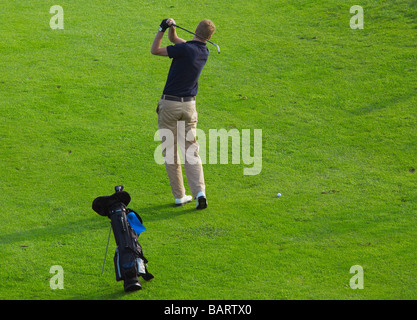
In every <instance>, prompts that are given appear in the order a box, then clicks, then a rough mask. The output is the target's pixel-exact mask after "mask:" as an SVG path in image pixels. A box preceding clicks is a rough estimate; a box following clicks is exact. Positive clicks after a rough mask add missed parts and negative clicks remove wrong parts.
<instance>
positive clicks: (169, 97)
mask: <svg viewBox="0 0 417 320" xmlns="http://www.w3.org/2000/svg"><path fill="white" fill-rule="evenodd" d="M161 99H163V100H171V101H179V102H187V101H195V96H191V97H177V96H170V95H169V94H163V95H162V97H161Z"/></svg>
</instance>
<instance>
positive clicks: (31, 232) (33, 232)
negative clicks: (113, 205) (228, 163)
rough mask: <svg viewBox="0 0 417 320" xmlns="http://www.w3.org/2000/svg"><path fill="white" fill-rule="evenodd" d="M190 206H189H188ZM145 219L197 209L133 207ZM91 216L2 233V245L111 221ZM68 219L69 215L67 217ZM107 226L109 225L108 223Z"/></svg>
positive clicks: (57, 235)
mask: <svg viewBox="0 0 417 320" xmlns="http://www.w3.org/2000/svg"><path fill="white" fill-rule="evenodd" d="M187 206H189V207H187ZM132 209H134V210H135V211H137V213H139V215H140V216H141V217H142V219H143V223H144V225H145V226H146V223H147V222H154V221H160V220H166V219H174V218H176V217H178V216H180V215H183V214H189V213H195V211H196V209H195V207H194V204H193V202H191V203H188V204H187V205H185V206H182V207H175V206H174V205H173V204H162V205H154V206H149V207H143V208H137V209H136V208H132ZM91 212H92V213H91V215H92V216H91V217H89V218H84V219H79V220H76V221H69V222H63V223H52V222H51V223H49V224H47V225H43V226H36V227H34V228H32V229H28V230H23V231H18V232H14V233H9V234H1V235H0V245H1V244H9V243H15V242H21V245H22V246H23V245H24V242H25V241H31V240H34V239H38V238H47V237H57V238H59V237H61V236H63V235H66V234H73V233H79V232H84V231H91V230H94V229H102V228H103V226H104V223H105V222H104V221H106V222H107V221H109V220H108V218H106V217H101V216H99V215H97V214H96V213H95V212H94V211H91ZM66 219H68V217H67V218H66ZM106 226H107V225H106Z"/></svg>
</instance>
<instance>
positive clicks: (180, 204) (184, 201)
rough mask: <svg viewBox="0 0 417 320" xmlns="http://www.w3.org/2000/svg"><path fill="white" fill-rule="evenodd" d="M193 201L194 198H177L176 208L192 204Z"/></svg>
mask: <svg viewBox="0 0 417 320" xmlns="http://www.w3.org/2000/svg"><path fill="white" fill-rule="evenodd" d="M192 200H193V197H192V196H184V197H182V198H181V199H177V198H175V206H177V207H179V206H183V205H184V204H186V203H188V202H191V201H192Z"/></svg>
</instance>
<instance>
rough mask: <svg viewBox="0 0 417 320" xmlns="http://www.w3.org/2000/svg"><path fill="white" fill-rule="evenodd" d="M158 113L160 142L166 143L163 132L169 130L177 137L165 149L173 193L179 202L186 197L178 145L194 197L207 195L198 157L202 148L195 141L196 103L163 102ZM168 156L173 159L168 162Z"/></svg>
mask: <svg viewBox="0 0 417 320" xmlns="http://www.w3.org/2000/svg"><path fill="white" fill-rule="evenodd" d="M156 112H157V113H158V129H159V132H160V136H161V139H162V140H161V142H164V141H166V139H164V137H163V136H164V134H162V132H163V130H162V129H168V130H170V131H171V132H172V135H173V137H174V140H173V144H172V145H169V146H167V147H166V148H165V149H164V150H163V155H164V158H165V168H166V171H167V174H168V178H169V182H170V185H171V190H172V194H173V195H174V197H175V198H177V199H180V198H183V197H184V196H185V188H184V181H183V176H182V170H181V159H180V157H179V154H178V149H177V146H178V145H179V146H180V149H181V154H182V157H183V163H184V169H185V175H186V177H187V182H188V185H189V187H190V190H191V193H192V195H193V198H196V197H197V194H198V193H199V192H200V191H201V192H204V193H205V184H204V173H203V166H202V163H201V158H200V156H199V155H198V148H199V146H198V143H197V141H196V128H197V111H196V107H195V101H187V102H179V101H171V100H164V99H161V100H160V101H159V103H158V108H157V109H156ZM161 130H162V131H161ZM167 155H173V158H174V159H167Z"/></svg>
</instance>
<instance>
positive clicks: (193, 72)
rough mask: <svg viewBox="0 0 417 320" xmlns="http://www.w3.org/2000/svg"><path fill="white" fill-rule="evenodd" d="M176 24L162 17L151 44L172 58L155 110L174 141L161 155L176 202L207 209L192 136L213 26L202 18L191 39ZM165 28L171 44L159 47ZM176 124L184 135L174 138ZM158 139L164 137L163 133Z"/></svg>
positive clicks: (195, 124) (160, 126)
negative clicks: (192, 203)
mask: <svg viewBox="0 0 417 320" xmlns="http://www.w3.org/2000/svg"><path fill="white" fill-rule="evenodd" d="M175 27H176V24H175V21H174V20H173V19H164V20H162V22H161V24H160V27H159V30H158V32H157V34H156V36H155V39H154V41H153V43H152V47H151V53H152V54H154V55H158V56H168V57H169V58H171V59H173V60H172V63H171V67H170V69H169V73H168V78H167V81H166V84H165V88H164V91H163V94H162V97H161V99H160V100H159V103H158V107H157V109H156V112H157V114H158V129H159V130H160V133H161V130H163V129H168V130H170V131H171V132H172V135H173V137H174V141H173V144H172V145H169V146H168V147H167V148H165V150H163V155H164V157H165V168H166V171H167V174H168V177H169V182H170V185H171V189H172V193H173V195H174V197H175V205H177V206H181V205H184V204H185V203H188V202H191V201H192V199H193V198H195V199H196V208H197V209H205V208H207V198H206V194H205V183H204V174H203V166H202V163H201V159H200V156H199V155H198V143H197V141H196V138H195V132H196V128H197V111H196V101H195V100H196V99H195V97H196V95H197V91H198V78H199V76H200V73H201V71H202V69H203V67H204V65H205V64H206V61H207V58H208V54H209V51H208V49H207V46H206V41H208V40H209V39H210V38H211V36H212V34H213V33H214V31H215V29H216V27H215V26H214V24H213V22H211V21H210V20H202V21H201V22H200V23H199V24H198V26H197V28H196V30H195V33H193V34H194V35H195V36H194V38H193V39H192V40H191V41H185V40H183V39H181V38H179V37H178V36H177V33H176V30H175ZM166 29H169V32H168V39H169V40H170V41H171V42H172V43H174V45H170V46H167V47H163V48H161V41H162V38H163V36H164V32H165V31H166ZM184 30H185V29H184ZM186 31H188V30H186ZM188 32H190V31H188ZM190 33H192V32H190ZM210 43H211V42H210ZM216 47H217V48H218V51H219V50H220V49H219V47H218V46H217V45H216ZM219 52H220V51H219ZM179 125H182V126H184V127H185V134H184V137H181V136H180V137H177V128H178V126H179ZM178 134H181V130H178ZM190 137H191V139H190ZM177 138H180V139H181V140H180V141H185V146H182V145H181V143H180V148H181V151H182V154H183V158H184V169H185V175H186V177H187V181H188V185H189V187H190V189H191V193H192V197H191V196H188V195H186V194H185V188H184V182H183V177H182V170H181V163H180V159H179V155H178V152H177ZM161 139H162V140H163V139H164V138H163V135H162V134H161ZM161 142H163V141H161ZM190 148H191V149H190ZM170 149H171V150H170ZM186 150H187V152H186ZM188 150H192V151H194V152H193V157H192V158H193V159H192V161H188V160H189V159H188V158H189V157H187V155H189V154H190V153H189V151H188ZM168 154H172V155H173V158H174V159H173V161H170V160H169V159H167V155H168Z"/></svg>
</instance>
